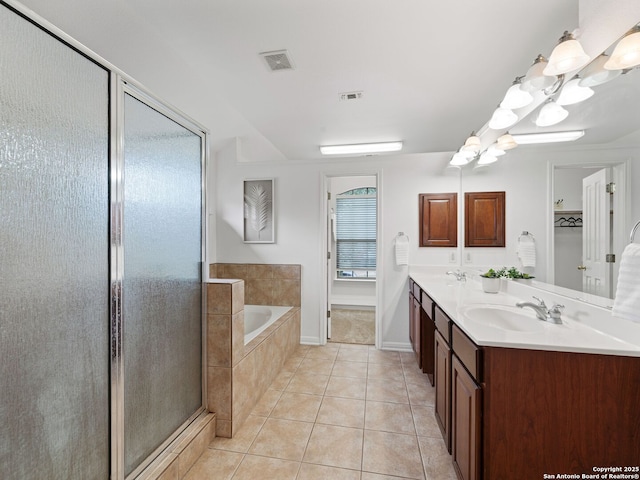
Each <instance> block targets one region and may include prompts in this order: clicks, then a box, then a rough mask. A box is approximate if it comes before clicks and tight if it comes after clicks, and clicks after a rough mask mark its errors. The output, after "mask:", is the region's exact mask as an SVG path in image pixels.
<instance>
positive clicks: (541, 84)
mask: <svg viewBox="0 0 640 480" xmlns="http://www.w3.org/2000/svg"><path fill="white" fill-rule="evenodd" d="M548 64H549V62H548V60H547V59H546V58H545V57H544V56H542V54H540V55H538V56H537V57H536V59H535V60H534V61H533V65H531V66H530V67H529V70H527V74H526V75H525V76H524V79H523V80H522V85H521V86H520V88H521V89H522V90H525V91H527V92H535V91H538V90H545V89H547V88H549V87H551V86H552V85H553V84H554V83H555V82H556V80H557V79H558V78H557V77H556V76H555V75H545V74H544V73H542V71H543V70H544V69H545V68H546V66H547V65H548Z"/></svg>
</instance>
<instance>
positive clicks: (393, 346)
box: [380, 342, 413, 352]
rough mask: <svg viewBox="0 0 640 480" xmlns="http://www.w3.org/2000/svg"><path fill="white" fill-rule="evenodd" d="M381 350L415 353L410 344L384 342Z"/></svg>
mask: <svg viewBox="0 0 640 480" xmlns="http://www.w3.org/2000/svg"><path fill="white" fill-rule="evenodd" d="M380 350H393V351H395V352H413V348H411V344H410V343H408V342H382V346H381V347H380Z"/></svg>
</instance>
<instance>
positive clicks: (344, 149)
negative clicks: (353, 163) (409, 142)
mask: <svg viewBox="0 0 640 480" xmlns="http://www.w3.org/2000/svg"><path fill="white" fill-rule="evenodd" d="M399 150H402V142H382V143H359V144H352V145H323V146H321V147H320V153H322V155H356V154H362V153H385V152H397V151H399Z"/></svg>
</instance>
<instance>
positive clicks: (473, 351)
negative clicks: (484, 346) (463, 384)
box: [451, 323, 482, 382]
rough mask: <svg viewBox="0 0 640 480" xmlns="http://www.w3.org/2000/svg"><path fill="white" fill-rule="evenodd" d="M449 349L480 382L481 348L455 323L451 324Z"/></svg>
mask: <svg viewBox="0 0 640 480" xmlns="http://www.w3.org/2000/svg"><path fill="white" fill-rule="evenodd" d="M451 349H452V350H453V353H454V354H455V355H456V357H458V358H459V359H460V361H461V362H462V364H463V365H464V366H465V367H466V369H467V370H468V371H469V373H470V374H471V375H472V376H473V377H474V378H475V379H476V381H478V382H481V381H482V379H481V378H480V365H481V362H480V355H481V354H482V350H481V349H480V347H478V346H477V345H476V344H475V343H473V342H472V341H471V340H470V339H469V337H467V336H466V335H465V334H464V332H463V331H462V330H460V329H459V328H458V326H457V325H456V324H455V323H454V324H452V326H451Z"/></svg>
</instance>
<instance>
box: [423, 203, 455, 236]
mask: <svg viewBox="0 0 640 480" xmlns="http://www.w3.org/2000/svg"><path fill="white" fill-rule="evenodd" d="M419 201H420V205H419V207H420V219H419V226H420V246H421V247H456V246H458V194H457V193H422V194H420V196H419Z"/></svg>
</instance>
